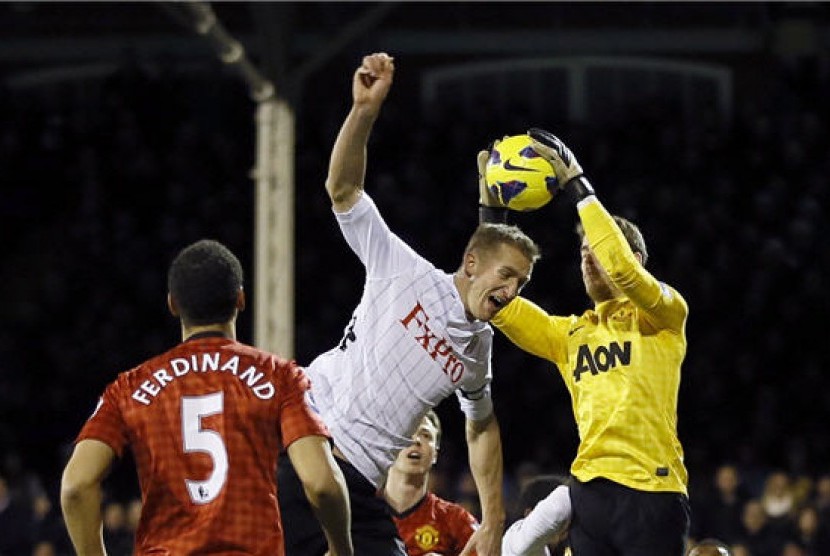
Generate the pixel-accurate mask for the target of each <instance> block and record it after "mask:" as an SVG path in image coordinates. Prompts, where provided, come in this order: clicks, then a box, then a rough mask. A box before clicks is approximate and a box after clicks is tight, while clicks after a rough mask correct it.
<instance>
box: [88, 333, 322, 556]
mask: <svg viewBox="0 0 830 556" xmlns="http://www.w3.org/2000/svg"><path fill="white" fill-rule="evenodd" d="M308 388H309V382H308V379H307V378H306V377H305V375H304V374H303V373H302V371H301V370H300V369H299V368H298V367H297V366H296V364H295V363H294V362H293V361H286V360H282V359H279V358H278V357H276V356H274V355H272V354H269V353H266V352H264V351H261V350H258V349H256V348H253V347H250V346H247V345H245V344H241V343H239V342H236V341H234V340H231V339H228V338H224V337H216V336H213V337H202V338H199V339H191V340H189V341H187V342H184V343H182V344H179V345H178V346H176V347H175V348H173V349H172V350H170V351H168V352H167V353H164V354H162V355H159V356H157V357H155V358H153V359H150V360H149V361H147V362H145V363H143V364H142V365H140V366H138V367H136V368H134V369H132V370H130V371H127V372H124V373H121V374H120V375H119V376H118V378H117V379H116V380H115V381H114V382H112V383H111V384H110V385H108V386H107V388H106V390H105V391H104V395H103V397H102V398H101V400H100V401H99V404H98V407H97V408H96V410H95V413H94V414H93V415H92V417H90V418H89V420H88V421H87V423H86V424H85V425H84V427H83V429H82V430H81V432H80V434H79V435H78V438H77V441H80V440H83V439H96V440H100V441H102V442H105V443H106V444H108V445H109V446H111V447H112V449H113V450H114V451H115V452H116V453H117V454H118V455H119V456H121V455H122V454H123V452H124V450H125V448H129V449H131V450H132V452H133V454H134V456H135V461H136V468H137V472H138V478H139V483H140V485H141V494H142V501H143V510H142V514H141V520H140V522H139V525H138V530H137V532H136V546H135V554H137V555H141V554H175V555H184V554H220V553H221V554H268V555H274V554H277V555H281V554H283V540H282V525H281V522H280V514H279V509H278V507H277V487H276V479H275V477H276V471H277V458H278V454H279V452H280V450H282V449H283V448H284V447H287V446H288V445H289V444H291V443H292V442H293V441H295V440H297V439H298V438H301V437H303V436H308V435H321V436H328V431H327V429H326V428H325V426H324V425H323V423H322V421H321V420H320V419H319V418H318V417H317V415H316V414H315V413H314V412H313V411H312V410H311V409H310V408H309V406H308V405H307V403H306V400H305V394H306V391H307V390H308Z"/></svg>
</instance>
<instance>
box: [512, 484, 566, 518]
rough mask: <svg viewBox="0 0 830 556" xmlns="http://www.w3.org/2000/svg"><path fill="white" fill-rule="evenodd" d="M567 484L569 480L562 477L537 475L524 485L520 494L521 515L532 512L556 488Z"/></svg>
mask: <svg viewBox="0 0 830 556" xmlns="http://www.w3.org/2000/svg"><path fill="white" fill-rule="evenodd" d="M567 484H568V479H567V478H566V477H563V476H562V475H536V476H535V477H533V478H532V479H530V480H528V481H527V482H526V483H525V484H524V486H523V487H522V491H521V492H520V493H519V513H520V514H523V513H525V512H526V511H528V510H532V509H533V508H534V507H536V504H538V503H539V502H541V501H542V500H544V499H545V498H547V496H548V494H550V493H551V492H553V490H554V489H555V488H556V487H559V486H562V485H567Z"/></svg>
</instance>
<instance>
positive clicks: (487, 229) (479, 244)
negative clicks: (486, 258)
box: [464, 223, 541, 263]
mask: <svg viewBox="0 0 830 556" xmlns="http://www.w3.org/2000/svg"><path fill="white" fill-rule="evenodd" d="M501 244H506V245H512V246H513V247H515V248H517V249H518V250H519V251H521V252H522V254H523V255H524V256H525V257H527V258H528V260H529V261H530V262H532V263H535V262H536V261H538V260H539V257H541V253H540V251H539V246H538V245H536V242H534V241H533V240H532V239H530V238H529V237H528V236H527V234H525V233H524V232H523V231H522V230H521V229H520V228H519V227H518V226H514V225H512V224H496V223H483V224H479V225H478V228H476V231H475V232H473V235H472V236H471V237H470V241H469V242H468V243H467V248H466V249H464V254H465V255H466V254H467V253H470V252H472V251H475V250H483V251H490V250H492V249H495V248H496V247H498V246H499V245H501Z"/></svg>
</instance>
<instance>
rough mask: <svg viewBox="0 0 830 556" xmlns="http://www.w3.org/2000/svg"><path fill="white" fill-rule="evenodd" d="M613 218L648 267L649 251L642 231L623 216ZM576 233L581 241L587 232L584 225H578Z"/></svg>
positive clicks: (632, 248)
mask: <svg viewBox="0 0 830 556" xmlns="http://www.w3.org/2000/svg"><path fill="white" fill-rule="evenodd" d="M613 218H614V222H616V223H617V226H618V227H619V228H620V231H621V232H622V234H623V236H625V240H626V241H627V242H628V246H629V247H631V250H632V251H634V252H635V253H639V254H640V257H642V259H643V266H646V261H647V260H648V249H646V240H645V239H644V238H643V233H642V232H641V231H640V228H638V227H637V225H636V224H634V223H633V222H631V221H630V220H626V219H625V218H623V217H622V216H614V217H613ZM576 233H577V234H579V237H580V239H581V238H582V236H584V235H585V230H583V229H582V224H577V225H576Z"/></svg>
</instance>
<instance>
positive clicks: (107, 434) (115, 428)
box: [75, 380, 127, 458]
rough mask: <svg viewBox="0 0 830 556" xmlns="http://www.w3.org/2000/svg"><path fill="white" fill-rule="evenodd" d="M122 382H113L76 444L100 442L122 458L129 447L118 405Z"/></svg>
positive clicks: (100, 399) (105, 391)
mask: <svg viewBox="0 0 830 556" xmlns="http://www.w3.org/2000/svg"><path fill="white" fill-rule="evenodd" d="M120 390H121V388H120V381H119V380H116V381H115V382H112V383H111V384H110V385H109V386H107V388H106V389H105V390H104V394H103V395H102V396H101V397H100V398H99V400H98V405H97V406H96V407H95V411H93V412H92V415H91V416H90V417H89V419H87V422H86V423H85V424H84V426H83V427H82V428H81V432H80V433H78V437H77V438H76V439H75V442H80V441H81V440H84V439H88V438H91V439H95V440H100V441H101V442H104V443H105V444H107V445H108V446H109V447H110V448H112V449H113V450H114V451H115V453H116V454H117V455H118V457H119V458H120V457H121V456H122V455H123V454H124V448H125V446H126V445H127V429H126V426H125V424H124V418H123V415H122V414H121V407H120V405H119V404H118V400H119V394H118V393H119V391H120Z"/></svg>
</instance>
